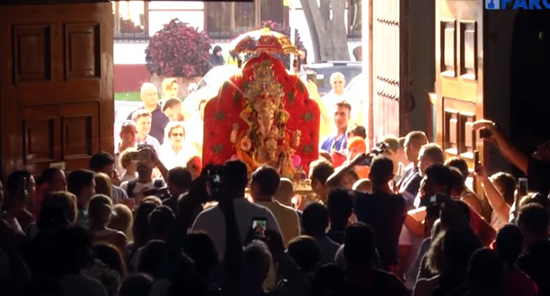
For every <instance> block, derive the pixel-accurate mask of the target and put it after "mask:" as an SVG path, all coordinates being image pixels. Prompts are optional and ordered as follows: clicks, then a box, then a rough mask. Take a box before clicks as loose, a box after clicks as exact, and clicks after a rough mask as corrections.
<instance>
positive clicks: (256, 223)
mask: <svg viewBox="0 0 550 296" xmlns="http://www.w3.org/2000/svg"><path fill="white" fill-rule="evenodd" d="M266 229H267V219H266V218H253V219H252V231H254V233H255V234H256V236H257V237H264V236H265V231H266Z"/></svg>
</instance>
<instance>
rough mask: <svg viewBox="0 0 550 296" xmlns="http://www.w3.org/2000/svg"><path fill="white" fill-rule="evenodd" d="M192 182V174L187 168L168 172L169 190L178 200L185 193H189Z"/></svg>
mask: <svg viewBox="0 0 550 296" xmlns="http://www.w3.org/2000/svg"><path fill="white" fill-rule="evenodd" d="M191 182H192V179H191V173H190V172H189V170H188V169H186V168H183V167H175V168H173V169H171V170H170V171H168V180H167V183H168V190H169V191H170V194H172V196H174V197H175V198H178V197H179V196H180V195H181V194H183V193H184V192H187V191H189V188H190V187H191Z"/></svg>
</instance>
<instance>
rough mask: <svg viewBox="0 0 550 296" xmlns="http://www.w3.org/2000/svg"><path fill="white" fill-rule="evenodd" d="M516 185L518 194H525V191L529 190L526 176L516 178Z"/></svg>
mask: <svg viewBox="0 0 550 296" xmlns="http://www.w3.org/2000/svg"><path fill="white" fill-rule="evenodd" d="M518 187H519V188H518V195H519V196H524V195H527V193H528V192H529V187H528V183H527V178H519V179H518Z"/></svg>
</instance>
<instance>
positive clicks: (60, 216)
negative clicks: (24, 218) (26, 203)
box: [38, 191, 78, 227]
mask: <svg viewBox="0 0 550 296" xmlns="http://www.w3.org/2000/svg"><path fill="white" fill-rule="evenodd" d="M48 208H56V209H58V210H59V211H51V212H49V213H46V212H47V209H48ZM77 212H78V210H77V206H76V196H75V195H74V194H72V193H69V192H66V191H54V192H51V193H49V194H47V195H46V196H45V197H44V199H43V200H42V206H41V209H40V214H39V217H38V221H39V222H38V224H39V225H38V226H39V227H40V224H41V221H42V222H44V223H51V222H53V223H56V224H57V223H59V224H64V223H65V222H67V223H68V225H72V224H74V223H75V222H76V218H77V214H76V213H77ZM51 214H55V217H53V216H48V215H51ZM46 216H48V217H46Z"/></svg>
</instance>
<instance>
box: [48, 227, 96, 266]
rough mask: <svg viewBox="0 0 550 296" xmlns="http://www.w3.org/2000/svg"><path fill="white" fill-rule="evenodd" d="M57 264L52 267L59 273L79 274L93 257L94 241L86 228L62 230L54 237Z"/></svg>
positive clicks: (53, 248)
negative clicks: (92, 241)
mask: <svg viewBox="0 0 550 296" xmlns="http://www.w3.org/2000/svg"><path fill="white" fill-rule="evenodd" d="M52 242H53V245H52V250H53V251H54V254H53V256H55V262H56V265H55V266H52V269H54V270H57V271H58V272H59V274H72V275H77V274H79V273H80V271H81V270H82V269H83V268H84V267H86V265H87V264H88V262H89V261H90V259H91V258H92V243H91V241H90V238H89V236H88V233H87V232H86V230H84V229H83V228H80V227H71V228H67V229H63V230H60V231H59V232H58V233H57V234H56V235H54V238H53V239H52Z"/></svg>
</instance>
